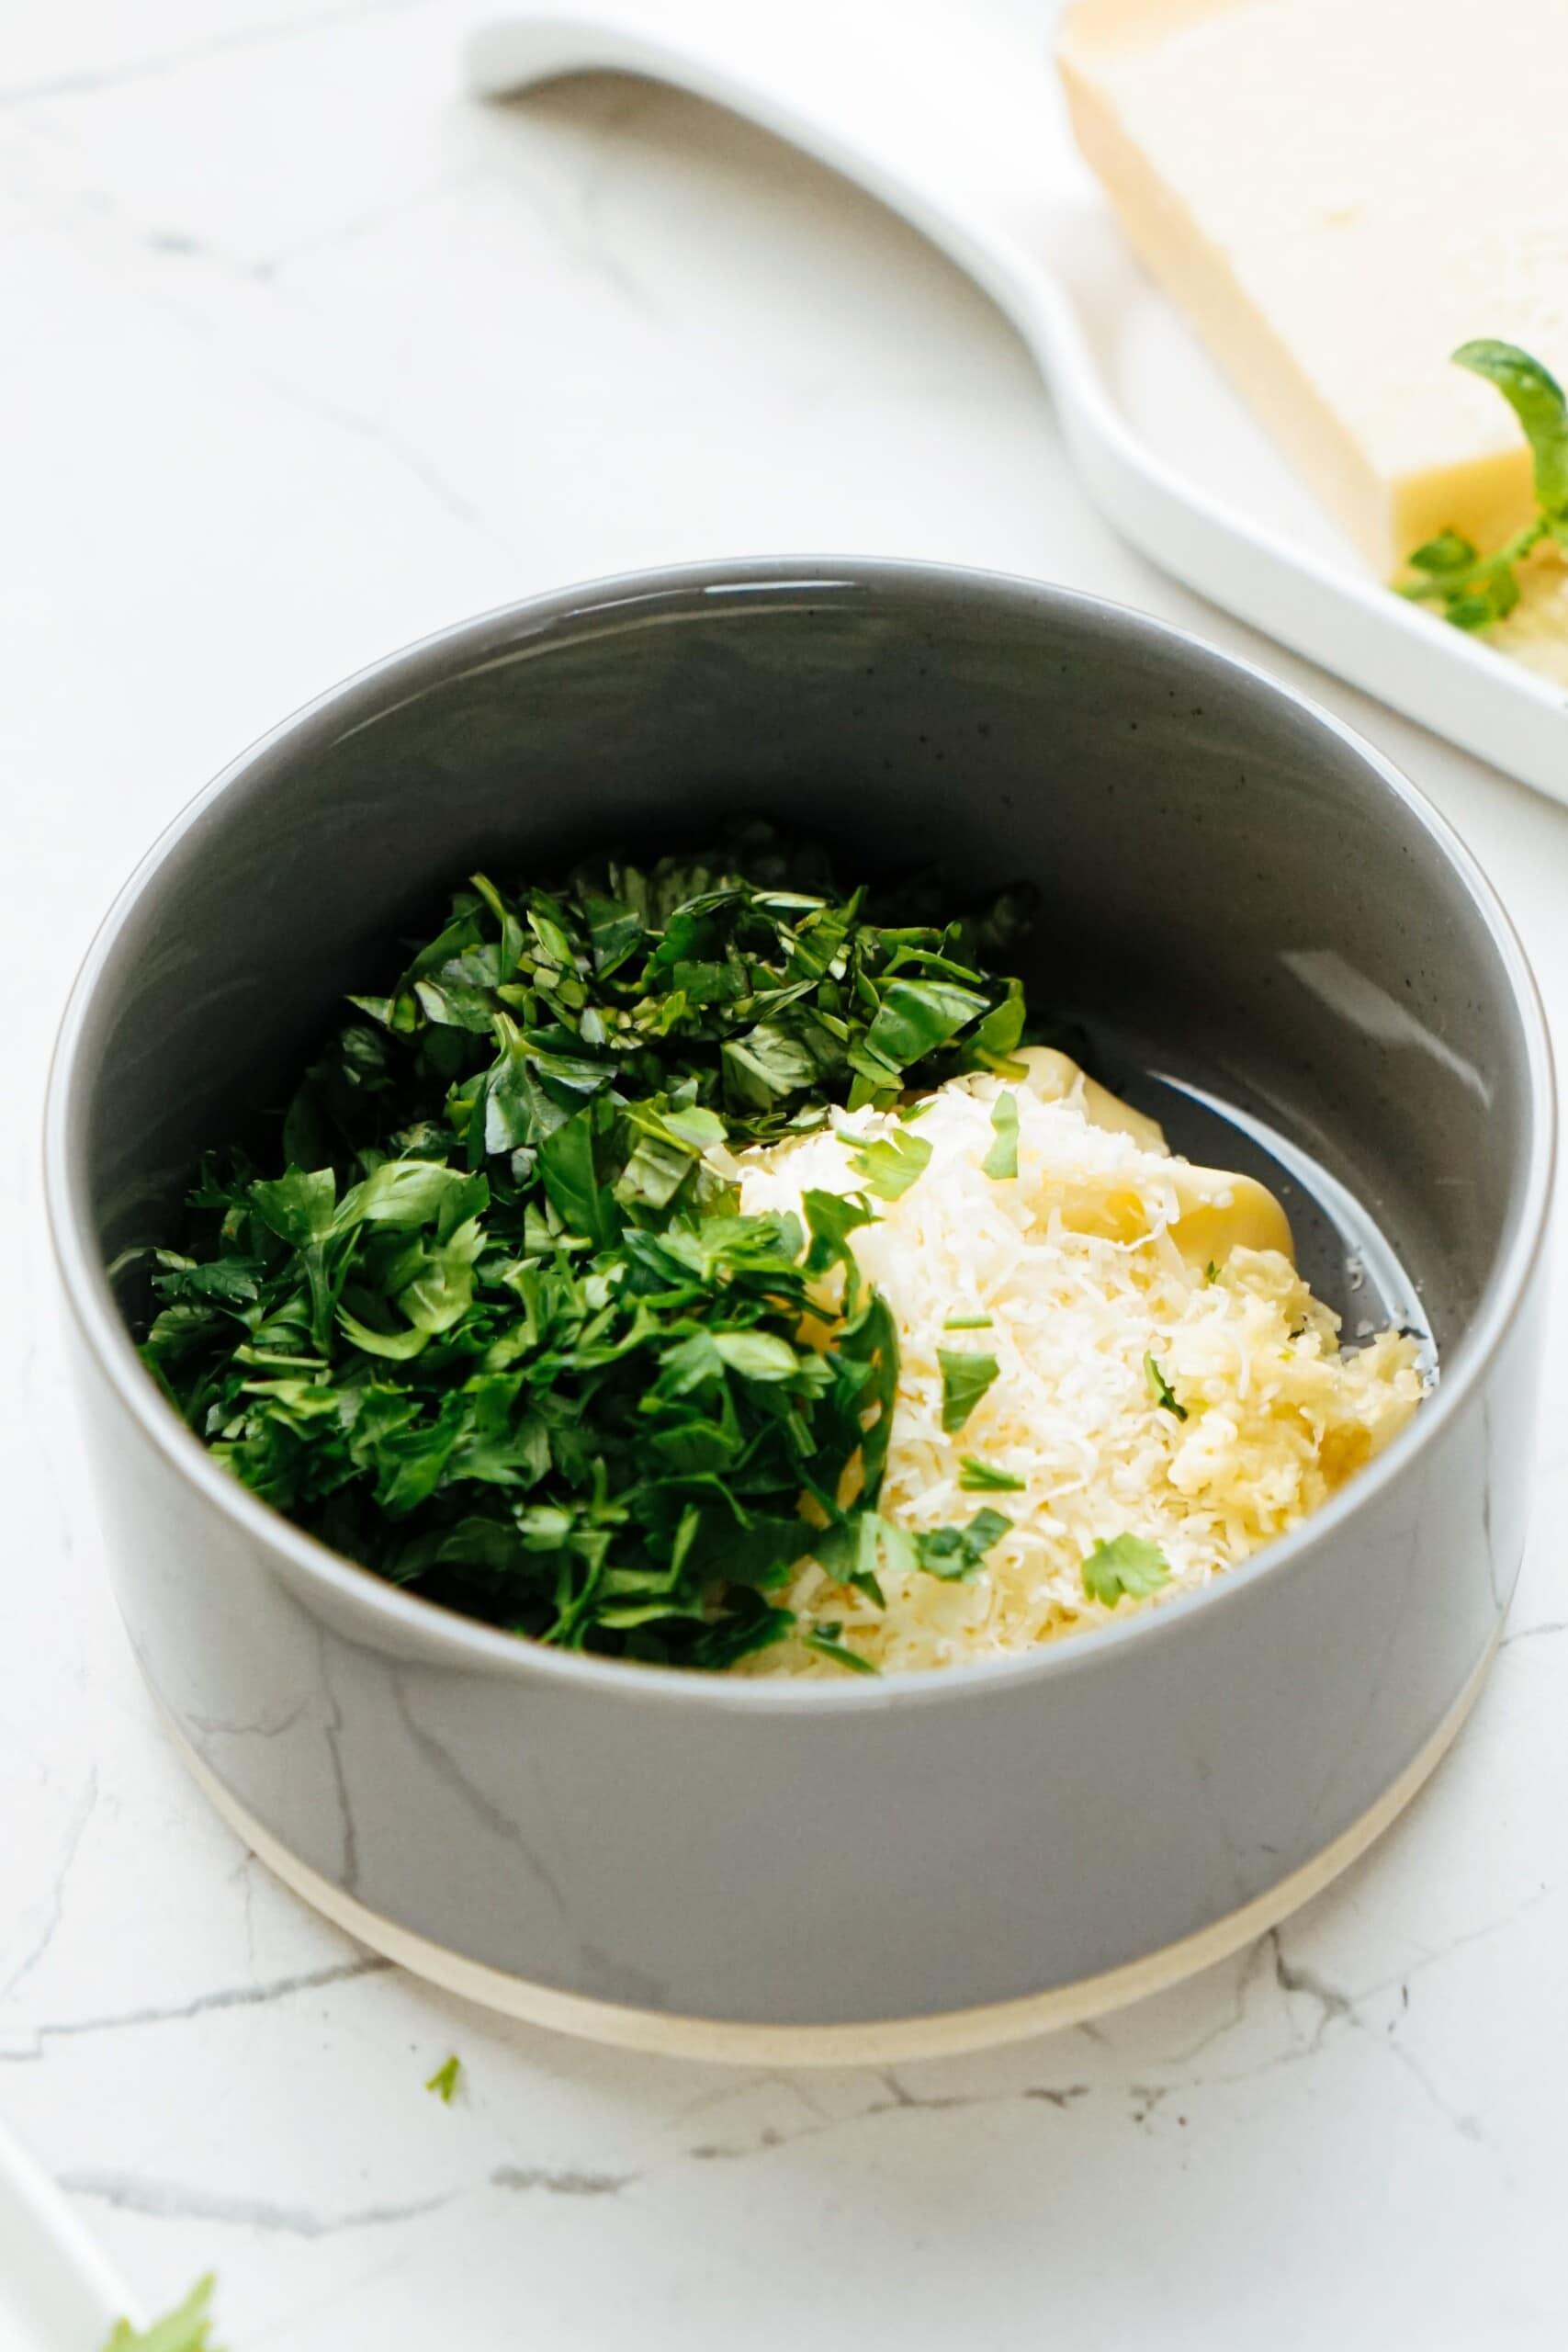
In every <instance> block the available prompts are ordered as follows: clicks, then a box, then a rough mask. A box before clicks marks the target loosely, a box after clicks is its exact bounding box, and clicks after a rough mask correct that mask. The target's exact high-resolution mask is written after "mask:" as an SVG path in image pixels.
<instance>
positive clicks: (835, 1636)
mask: <svg viewBox="0 0 1568 2352" xmlns="http://www.w3.org/2000/svg"><path fill="white" fill-rule="evenodd" d="M843 1630H844V1629H843V1627H842V1625H841V1624H837V1623H833V1624H829V1623H820V1624H817V1625H813V1627H812V1628H811V1631H810V1632H809V1633H808V1634H802V1635H801V1640H802V1642H803V1644H804V1645H805V1646H806V1648H807V1649H808V1650H815V1651H816V1652H817V1655H818V1657H830V1658H831V1659H832V1660H833V1663H834V1664H835V1666H847V1667H848V1668H850V1670H851V1672H852V1673H853V1674H875V1673H877V1672H878V1671H879V1669H878V1668H876V1667H874V1666H873V1664H872V1662H871V1660H870V1658H868V1657H862V1656H861V1654H860V1652H859V1651H858V1650H852V1649H850V1648H849V1647H847V1645H845V1644H844V1643H843V1642H841V1641H840V1639H839V1636H840V1634H841V1633H842V1632H843Z"/></svg>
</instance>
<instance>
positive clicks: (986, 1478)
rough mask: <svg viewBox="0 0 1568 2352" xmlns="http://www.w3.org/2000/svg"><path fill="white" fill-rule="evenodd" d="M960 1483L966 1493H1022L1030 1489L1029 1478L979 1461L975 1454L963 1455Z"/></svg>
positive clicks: (959, 1475)
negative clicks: (1015, 1475)
mask: <svg viewBox="0 0 1568 2352" xmlns="http://www.w3.org/2000/svg"><path fill="white" fill-rule="evenodd" d="M958 1483H959V1486H960V1487H962V1488H963V1490H964V1493H965V1494H966V1495H1021V1494H1023V1493H1025V1492H1026V1491H1027V1489H1028V1483H1029V1482H1028V1480H1027V1479H1024V1478H1015V1477H1014V1476H1013V1475H1012V1472H1011V1471H1010V1470H998V1469H997V1468H996V1467H995V1466H994V1465H993V1464H991V1463H989V1462H980V1461H977V1460H976V1457H975V1455H974V1454H972V1453H965V1454H964V1455H963V1456H962V1457H961V1464H960V1468H959V1473H958Z"/></svg>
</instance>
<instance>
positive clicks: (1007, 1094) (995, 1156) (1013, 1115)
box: [980, 1089, 1018, 1176]
mask: <svg viewBox="0 0 1568 2352" xmlns="http://www.w3.org/2000/svg"><path fill="white" fill-rule="evenodd" d="M991 1125H992V1128H993V1129H994V1131H995V1134H996V1141H995V1142H994V1143H993V1144H992V1146H991V1148H990V1149H989V1151H987V1154H986V1157H985V1159H983V1160H982V1161H981V1162H980V1165H981V1167H982V1168H983V1169H984V1170H985V1171H986V1174H987V1176H1016V1175H1017V1174H1018V1096H1017V1095H1016V1094H1015V1093H1013V1092H1012V1091H1011V1090H1010V1089H1004V1091H1002V1092H1001V1093H1000V1094H998V1097H997V1099H996V1101H995V1102H994V1103H992V1105H991Z"/></svg>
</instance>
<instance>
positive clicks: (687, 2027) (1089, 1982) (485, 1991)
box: [169, 1639, 1496, 2066]
mask: <svg viewBox="0 0 1568 2352" xmlns="http://www.w3.org/2000/svg"><path fill="white" fill-rule="evenodd" d="M1495 1648H1496V1641H1495V1639H1494V1640H1493V1641H1492V1642H1491V1643H1489V1644H1488V1645H1487V1648H1486V1651H1485V1653H1484V1655H1483V1657H1482V1659H1481V1661H1480V1663H1479V1665H1478V1666H1477V1667H1476V1668H1475V1670H1474V1672H1473V1673H1472V1676H1471V1677H1470V1679H1469V1680H1468V1682H1466V1684H1465V1686H1464V1688H1463V1690H1462V1691H1461V1692H1460V1694H1459V1697H1458V1698H1457V1699H1456V1700H1455V1702H1454V1703H1453V1705H1452V1706H1451V1707H1450V1710H1449V1712H1448V1713H1447V1714H1446V1715H1445V1716H1444V1717H1443V1719H1442V1721H1441V1723H1440V1724H1438V1727H1437V1729H1436V1731H1435V1732H1434V1733H1433V1734H1432V1736H1431V1737H1430V1738H1429V1739H1428V1740H1427V1743H1426V1745H1425V1746H1424V1747H1422V1748H1421V1749H1420V1750H1419V1751H1418V1752H1417V1753H1416V1755H1415V1756H1414V1757H1413V1758H1411V1760H1410V1762H1409V1763H1408V1764H1407V1765H1406V1766H1405V1768H1404V1771H1403V1772H1401V1773H1400V1775H1399V1776H1398V1778H1397V1779H1396V1780H1395V1781H1393V1782H1392V1783H1391V1785H1390V1786H1389V1787H1388V1788H1387V1789H1386V1790H1385V1791H1384V1792H1383V1794H1382V1796H1381V1797H1380V1798H1379V1799H1378V1801H1377V1803H1376V1804H1373V1805H1371V1806H1370V1807H1369V1808H1368V1810H1367V1811H1366V1812H1365V1813H1363V1814H1362V1815H1361V1816H1360V1818H1359V1820H1357V1821H1354V1822H1352V1823H1351V1825H1350V1826H1349V1828H1348V1829H1346V1830H1344V1831H1342V1832H1341V1834H1340V1835H1339V1836H1338V1837H1337V1838H1335V1839H1334V1841H1333V1842H1332V1844H1330V1845H1327V1846H1325V1848H1324V1849H1323V1850H1322V1852H1321V1853H1319V1854H1316V1855H1314V1857H1313V1859H1312V1860H1311V1861H1309V1862H1303V1865H1302V1866H1301V1868H1300V1869H1299V1870H1296V1871H1292V1872H1291V1873H1290V1875H1289V1876H1288V1877H1286V1878H1282V1879H1280V1881H1279V1883H1277V1884H1276V1885H1274V1886H1271V1887H1269V1889H1268V1890H1267V1891H1266V1892H1265V1893H1264V1894H1259V1895H1256V1896H1255V1897H1254V1898H1253V1900H1252V1901H1251V1902H1250V1903H1244V1904H1243V1905H1241V1906H1240V1908H1239V1909H1238V1910H1235V1911H1230V1912H1227V1913H1226V1914H1225V1916H1224V1917H1223V1918H1220V1919H1215V1920H1213V1922H1212V1923H1211V1924H1210V1925H1209V1926H1208V1927H1206V1928H1200V1929H1199V1930H1198V1931H1197V1932H1196V1933H1195V1934H1193V1935H1190V1936H1184V1937H1182V1938H1181V1939H1179V1941H1178V1942H1176V1943H1171V1944H1167V1945H1166V1946H1165V1947H1164V1949H1163V1950H1161V1951H1153V1952H1146V1953H1145V1954H1144V1956H1143V1957H1142V1958H1141V1959H1138V1960H1134V1961H1128V1962H1124V1963H1123V1965H1122V1966H1121V1967H1119V1968H1110V1969H1106V1970H1105V1971H1104V1972H1103V1973H1101V1974H1100V1975H1097V1976H1086V1977H1081V1978H1079V1979H1078V1981H1077V1983H1076V1984H1072V1985H1053V1986H1052V1988H1051V1989H1050V1991H1049V1992H1044V1993H1033V1994H1030V1995H1027V1996H1024V1997H1023V1998H1021V1999H1019V2000H1013V2001H996V2002H991V2003H989V2004H987V2006H985V2007H980V2008H971V2009H951V2010H943V2011H942V2012H941V2013H940V2014H938V2015H935V2016H930V2017H913V2018H879V2019H876V2020H873V2021H869V2022H865V2023H855V2024H849V2025H765V2024H749V2023H747V2024H742V2023H738V2022H736V2021H735V2020H733V2019H730V2018H698V2017H677V2016H669V2015H665V2014H664V2013H662V2012H661V2011H659V2010H655V2009H638V2008H631V2007H626V2006H624V2005H622V2004H621V2003H619V2002H615V2001H598V2000H592V1999H589V1998H587V1997H585V1996H583V1995H581V1994H577V1993H562V1992H558V1990H556V1988H555V1987H554V1986H552V1985H537V1984H534V1983H532V1982H531V1981H530V1980H529V1979H528V1978H527V1977H524V1976H513V1975H511V1974H509V1973H507V1972H506V1971H505V1970H504V1969H500V1968H491V1967H490V1966H488V1965H487V1964H486V1963H485V1962H482V1961H477V1960H469V1959H467V1958H466V1957H465V1956H464V1955H463V1954H462V1953H461V1952H456V1951H448V1950H447V1949H446V1946H445V1945H443V1944H438V1943H433V1942H432V1941H431V1940H430V1939H428V1938H427V1937H424V1936H419V1935H415V1934H413V1933H412V1930H411V1929H409V1928H402V1927H400V1926H399V1925H398V1924H397V1922H396V1921H395V1920H392V1919H388V1918H385V1917H382V1915H381V1914H380V1913H379V1912H376V1911H372V1910H370V1909H368V1908H367V1905H365V1904H363V1903H360V1902H358V1901H356V1900H355V1897H354V1896H353V1895H351V1894H344V1891H343V1889H342V1888H341V1887H338V1886H334V1885H333V1883H331V1881H330V1880H328V1879H324V1878H323V1877H322V1876H321V1873H320V1872H319V1871H314V1870H312V1869H311V1868H310V1864H309V1863H308V1862H302V1861H300V1860H299V1857H298V1856H297V1855H295V1854H292V1853H290V1852H289V1850H288V1848H287V1847H286V1846H284V1845H282V1844H281V1843H280V1842H279V1840H278V1839H277V1838H275V1837H274V1836H273V1835H272V1833H271V1831H270V1830H268V1829H265V1828H264V1827H263V1826H262V1825H261V1823H260V1822H259V1821H256V1820H255V1819H254V1818H253V1816H252V1815H250V1814H249V1813H247V1812H246V1810H245V1808H244V1807H243V1805H242V1804H238V1803H237V1802H236V1800H235V1799H234V1798H233V1797H232V1796H231V1794H230V1792H229V1791H228V1790H227V1789H226V1788H224V1787H223V1785H222V1783H221V1782H220V1781H219V1780H218V1779H217V1777H216V1776H215V1774H214V1773H213V1772H212V1771H211V1770H209V1767H208V1766H207V1765H206V1764H204V1763H203V1761H202V1760H201V1758H200V1757H198V1756H197V1753H196V1751H195V1749H194V1748H193V1747H191V1746H190V1744H189V1742H188V1741H187V1740H186V1738H185V1737H184V1736H183V1735H182V1734H181V1733H180V1732H179V1731H178V1730H177V1729H175V1727H174V1725H173V1724H171V1725H170V1727H169V1728H170V1733H171V1736H172V1737H173V1739H174V1742H175V1747H176V1748H177V1749H178V1751H179V1753H180V1755H181V1756H182V1757H183V1758H184V1759H185V1762H186V1765H187V1766H188V1767H189V1769H190V1771H191V1773H192V1775H193V1777H194V1779H195V1780H196V1782H197V1786H198V1787H199V1788H200V1789H201V1790H202V1791H203V1792H204V1793H205V1794H206V1795H207V1796H208V1797H209V1799H210V1800H211V1802H212V1804H214V1806H215V1807H216V1808H217V1810H218V1812H219V1813H220V1815H222V1817H223V1819H224V1820H225V1821H226V1822H227V1823H228V1824H229V1826H230V1827H231V1829H232V1830H234V1831H235V1833H236V1834H237V1835H238V1836H239V1837H240V1838H243V1840H244V1842H245V1844H246V1845H247V1846H248V1847H249V1848H250V1849H251V1851H252V1852H253V1853H254V1855H255V1856H256V1858H257V1860H259V1861H262V1862H265V1865H266V1867H267V1869H268V1870H269V1871H272V1872H273V1874H274V1876H275V1877H276V1878H279V1879H281V1880H282V1882H283V1883H284V1885H285V1886H287V1887H289V1888H291V1889H292V1891H293V1892H294V1893H295V1894H298V1895H299V1896H300V1897H301V1898H302V1900H303V1901H305V1902H306V1903H308V1904H310V1906H311V1908H312V1909H313V1910H316V1911H319V1912H320V1913H321V1915H322V1917H324V1918H327V1919H330V1920H331V1921H332V1922H333V1926H334V1927H337V1928H343V1930H344V1933H345V1934H347V1935H350V1936H353V1937H355V1939H357V1940H358V1941H359V1942H360V1943H362V1944H367V1945H368V1946H369V1948H370V1950H371V1951H377V1952H380V1953H381V1954H383V1956H384V1957H385V1958H387V1959H388V1960H390V1961H394V1962H396V1963H397V1964H398V1966H399V1967H400V1968H406V1969H408V1970H409V1971H410V1972H411V1973H412V1974H413V1975H415V1976H423V1978H424V1979H425V1980H426V1981H427V1983H429V1984H432V1985H439V1986H440V1988H441V1989H442V1991H443V1992H446V1993H456V1994H458V1995H460V1996H461V1997H462V1998H463V1999H465V2000H468V2001H475V2002H478V2003H479V2006H480V2007H484V2008H489V2009H496V2010H499V2011H500V2012H501V2014H502V2016H504V2017H511V2018H522V2019H523V2020H524V2022H525V2023H526V2024H528V2025H536V2026H543V2027H545V2028H547V2030H549V2031H551V2032H554V2033H570V2034H575V2035H577V2036H579V2037H580V2038H581V2039H582V2040H584V2041H598V2042H604V2043H608V2044H610V2045H612V2046H614V2047H616V2048H619V2049H623V2050H639V2051H647V2052H655V2053H657V2054H658V2055H659V2056H661V2057H671V2058H692V2059H705V2060H708V2061H710V2062H715V2063H717V2064H724V2065H734V2066H868V2065H879V2066H886V2065H893V2064H902V2063H904V2062H905V2061H907V2060H910V2059H916V2058H949V2057H954V2056H957V2055H959V2054H960V2053H962V2052H966V2051H974V2050H985V2049H992V2048H995V2047H996V2046H997V2045H998V2044H1000V2043H1003V2042H1009V2041H1023V2040H1024V2039H1026V2038H1027V2037H1028V2036H1029V2035H1031V2034H1037V2033H1047V2032H1051V2031H1054V2030H1056V2029H1058V2028H1060V2027H1063V2026H1072V2025H1081V2024H1083V2023H1084V2021H1085V2020H1086V2019H1087V2018H1097V2017H1103V2016H1104V2015H1105V2014H1106V2013H1107V2012H1108V2011H1110V2010H1111V2009H1120V2008H1123V2007H1126V2005H1127V2004H1128V2003H1129V2002H1131V2001H1141V2000H1143V1999H1145V1997H1146V1996H1148V1995H1149V1994H1151V1993H1161V1992H1164V1991H1166V1990H1167V1989H1168V1987H1169V1986H1171V1985H1179V1984H1180V1983H1181V1982H1182V1980H1183V1979H1184V1978H1186V1977H1189V1976H1193V1975H1196V1974H1197V1973H1198V1972H1199V1970H1201V1969H1204V1968H1209V1967H1212V1966H1213V1963H1214V1962H1216V1961H1221V1960H1224V1959H1226V1958H1227V1957H1228V1956H1229V1955H1230V1954H1231V1953H1232V1952H1234V1951H1239V1950H1240V1949H1241V1948H1242V1947H1243V1946H1244V1945H1246V1944H1248V1943H1250V1942H1252V1941H1253V1940H1254V1939H1255V1938H1257V1937H1258V1936H1260V1935H1263V1934H1265V1933H1266V1932H1267V1930H1268V1929H1269V1928H1274V1927H1278V1925H1279V1924H1280V1920H1282V1919H1285V1918H1288V1917H1289V1916H1290V1915H1291V1913H1292V1911H1296V1910H1299V1909H1300V1907H1301V1905H1303V1903H1306V1902H1308V1901H1310V1900H1311V1898H1312V1896H1314V1894H1320V1893H1321V1892H1322V1890H1323V1889H1324V1888H1325V1886H1327V1885H1329V1884H1330V1883H1331V1882H1332V1881H1333V1880H1335V1879H1337V1877H1338V1876H1339V1874H1340V1872H1341V1871H1346V1870H1348V1868H1349V1866H1350V1864H1351V1863H1352V1862H1354V1861H1358V1860H1359V1859H1360V1857H1361V1856H1362V1855H1363V1854H1364V1853H1365V1852H1366V1851H1367V1849H1368V1848H1369V1847H1371V1845H1372V1844H1373V1843H1374V1841H1375V1840H1376V1839H1377V1838H1381V1837H1382V1833H1383V1831H1384V1830H1385V1829H1387V1828H1388V1827H1389V1826H1390V1825H1391V1824H1392V1823H1393V1821H1394V1820H1396V1819H1397V1817H1398V1815H1400V1814H1401V1813H1403V1812H1404V1808H1405V1806H1406V1805H1407V1804H1409V1803H1410V1801H1411V1799H1412V1798H1413V1797H1414V1796H1415V1794H1416V1791H1417V1790H1418V1789H1419V1788H1420V1787H1421V1785H1422V1783H1423V1782H1424V1781H1426V1780H1427V1779H1428V1778H1429V1776H1430V1775H1431V1773H1432V1772H1433V1771H1435V1770H1436V1769H1437V1767H1438V1764H1439V1763H1440V1762H1441V1760H1442V1758H1443V1757H1444V1756H1445V1755H1446V1753H1447V1752H1448V1749H1449V1748H1450V1746H1451V1745H1452V1743H1453V1740H1454V1738H1455V1736H1457V1734H1458V1732H1459V1729H1460V1726H1461V1724H1462V1723H1463V1722H1464V1719H1465V1717H1466V1716H1467V1715H1468V1714H1469V1713H1470V1710H1471V1708H1472V1706H1473V1705H1474V1703H1475V1701H1476V1698H1477V1695H1478V1694H1479V1692H1480V1690H1481V1686H1482V1683H1483V1680H1484V1679H1485V1676H1486V1670H1487V1668H1488V1667H1489V1666H1490V1665H1491V1663H1492V1658H1493V1656H1494V1654H1495Z"/></svg>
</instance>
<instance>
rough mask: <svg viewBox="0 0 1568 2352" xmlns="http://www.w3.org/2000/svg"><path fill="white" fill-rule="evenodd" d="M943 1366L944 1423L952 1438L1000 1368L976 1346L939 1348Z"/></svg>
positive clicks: (994, 1359)
mask: <svg viewBox="0 0 1568 2352" xmlns="http://www.w3.org/2000/svg"><path fill="white" fill-rule="evenodd" d="M936 1360H937V1362H938V1363H939V1364H940V1365H941V1366H942V1428H943V1429H944V1430H946V1432H947V1434H948V1436H949V1437H952V1436H953V1435H954V1433H955V1432H956V1431H957V1430H961V1429H962V1428H963V1427H964V1422H965V1421H966V1420H967V1419H969V1416H970V1414H971V1413H972V1412H973V1411H974V1410H975V1408H976V1405H977V1404H978V1403H979V1401H980V1399H981V1397H983V1396H984V1395H985V1393H986V1391H987V1388H989V1386H990V1385H991V1383H992V1381H993V1380H995V1378H996V1376H997V1374H998V1371H999V1370H1000V1369H1001V1367H1000V1366H999V1364H998V1362H997V1360H996V1358H995V1356H992V1355H984V1354H982V1353H981V1352H980V1351H978V1350H977V1349H976V1350H973V1351H971V1350H969V1349H963V1350H960V1349H956V1348H938V1350H937V1351H936Z"/></svg>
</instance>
